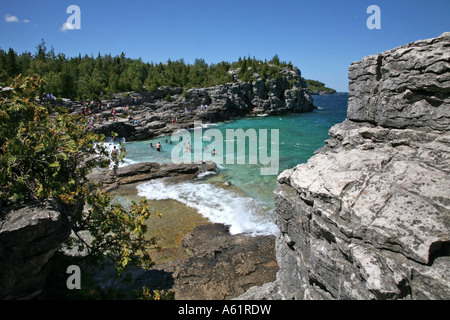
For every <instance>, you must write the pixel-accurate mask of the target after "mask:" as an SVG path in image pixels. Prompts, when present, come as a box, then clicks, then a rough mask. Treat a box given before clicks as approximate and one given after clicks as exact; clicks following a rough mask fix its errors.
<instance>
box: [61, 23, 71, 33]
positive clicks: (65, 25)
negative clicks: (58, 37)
mask: <svg viewBox="0 0 450 320" xmlns="http://www.w3.org/2000/svg"><path fill="white" fill-rule="evenodd" d="M73 29H74V27H73V25H72V24H71V23H68V22H64V23H63V25H62V26H61V28H59V31H62V32H67V31H68V30H73Z"/></svg>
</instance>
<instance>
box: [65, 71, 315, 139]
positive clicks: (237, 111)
mask: <svg viewBox="0 0 450 320" xmlns="http://www.w3.org/2000/svg"><path fill="white" fill-rule="evenodd" d="M281 74H282V76H281V77H280V78H278V79H276V80H275V79H271V80H266V81H264V80H263V79H261V78H258V79H257V80H256V81H254V82H241V81H237V82H234V83H227V84H223V85H217V86H214V87H207V88H193V89H190V90H187V91H186V92H183V89H182V88H172V87H161V88H159V89H158V90H156V91H154V92H140V93H119V94H115V95H114V97H113V98H112V99H110V100H104V101H102V105H103V106H104V108H103V109H102V110H98V109H97V107H96V106H95V105H94V106H93V107H92V109H93V110H91V111H92V112H93V113H92V116H94V115H95V117H96V120H95V121H94V124H93V130H94V131H95V132H97V133H101V134H105V135H106V136H110V135H111V132H112V131H114V132H116V133H117V134H118V136H119V137H124V138H126V139H127V140H144V139H150V138H153V137H156V136H160V135H166V134H171V133H172V132H173V131H175V130H177V129H188V128H193V126H194V121H202V122H203V123H215V122H221V121H225V120H230V119H232V118H236V117H243V116H248V115H258V114H267V115H275V114H286V113H290V112H295V113H301V112H308V111H311V110H313V109H314V108H315V107H314V105H313V100H312V98H311V96H310V94H309V91H308V89H307V85H306V82H305V81H304V79H303V78H302V77H301V73H300V70H299V69H298V68H295V69H294V70H289V69H288V68H283V69H281ZM64 104H65V106H66V107H67V108H68V109H69V110H70V112H73V113H83V111H84V107H83V105H82V104H81V102H71V101H68V100H66V101H65V102H64ZM107 106H109V107H108V108H106V107H107ZM126 106H128V108H126ZM202 106H207V108H202ZM124 107H125V108H124ZM113 109H114V110H115V116H113V115H112V110H113ZM128 116H130V117H131V118H130V119H129V118H128ZM114 118H115V120H113V119H114ZM134 120H137V122H136V123H135V122H134ZM99 122H101V123H99Z"/></svg>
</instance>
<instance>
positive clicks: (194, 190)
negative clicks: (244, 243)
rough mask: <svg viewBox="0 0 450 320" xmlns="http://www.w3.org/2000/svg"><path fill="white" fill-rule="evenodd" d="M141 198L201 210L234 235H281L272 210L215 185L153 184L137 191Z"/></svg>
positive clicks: (143, 186)
mask: <svg viewBox="0 0 450 320" xmlns="http://www.w3.org/2000/svg"><path fill="white" fill-rule="evenodd" d="M137 190H138V195H139V196H143V197H146V198H147V199H149V200H165V199H173V200H177V201H180V202H182V203H184V204H186V205H187V206H189V207H191V208H194V209H196V210H198V212H199V213H200V214H201V215H203V216H204V217H206V218H208V219H209V220H210V221H211V222H213V223H224V224H226V225H229V226H230V233H231V234H239V233H244V234H250V235H262V234H277V233H278V228H277V226H276V225H275V224H274V223H273V222H272V221H271V218H270V217H269V214H268V211H269V210H268V208H266V207H265V206H264V205H263V204H260V203H258V202H257V201H256V200H254V199H252V198H250V197H246V196H243V195H241V194H239V193H237V192H236V191H233V190H225V189H222V188H220V187H217V186H215V185H212V184H207V183H203V184H201V183H192V182H183V183H178V184H171V185H165V184H164V183H163V182H162V181H161V180H152V181H150V182H147V183H144V184H141V185H139V186H138V187H137Z"/></svg>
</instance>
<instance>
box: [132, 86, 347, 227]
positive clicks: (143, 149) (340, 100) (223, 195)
mask: <svg viewBox="0 0 450 320" xmlns="http://www.w3.org/2000/svg"><path fill="white" fill-rule="evenodd" d="M313 98H314V105H315V106H317V107H318V108H317V109H316V110H314V111H313V112H310V113H303V114H291V115H285V116H270V117H249V118H244V119H239V120H236V121H231V122H225V123H219V124H216V125H205V124H203V128H202V129H201V130H200V128H199V129H197V130H196V131H195V132H196V133H195V134H196V135H195V134H194V131H190V132H189V133H187V132H184V134H185V135H184V136H183V140H182V141H179V137H178V136H173V137H172V136H167V137H159V138H156V139H152V140H149V141H141V142H129V143H125V148H126V150H127V156H126V158H125V164H130V163H136V162H144V161H154V162H159V163H172V161H173V160H174V158H177V157H179V156H181V155H187V156H188V157H190V158H191V159H192V160H193V159H194V153H187V152H186V149H188V146H189V144H191V150H194V151H195V150H197V151H200V150H204V148H205V147H207V151H204V152H203V153H202V152H201V151H200V152H198V153H197V157H200V158H201V159H204V160H209V159H211V160H213V161H216V162H219V163H220V162H223V163H221V164H219V172H218V174H215V175H208V176H205V177H203V178H201V179H198V180H196V181H192V182H187V183H183V184H179V185H175V186H164V185H161V183H160V182H158V181H155V182H150V183H146V184H143V185H141V186H140V187H138V191H139V194H140V195H142V196H146V197H147V198H149V199H150V200H152V199H156V200H163V199H175V200H178V201H180V202H183V203H185V204H187V205H189V206H191V207H193V208H195V209H197V210H198V211H199V212H200V213H201V214H202V215H204V216H206V217H208V219H210V220H211V221H213V222H223V223H229V224H230V225H231V226H232V230H233V227H234V228H235V229H234V230H235V231H234V233H242V232H243V233H252V232H253V233H274V232H275V231H274V230H275V228H274V226H273V224H272V219H271V216H272V213H273V208H274V202H273V191H274V190H275V188H276V179H277V174H278V173H279V172H281V171H283V170H285V169H289V168H292V167H294V166H296V165H297V164H299V163H305V162H307V160H308V159H309V158H310V157H311V156H312V155H313V154H314V151H315V150H317V149H319V148H321V147H322V146H324V141H325V140H326V139H328V130H329V129H330V128H331V127H332V126H333V125H334V124H336V123H339V122H342V121H343V120H344V119H345V118H346V113H347V100H348V94H346V93H342V94H337V95H326V96H313ZM211 129H214V130H213V131H212V130H211ZM236 129H242V130H243V132H253V133H255V137H252V138H251V139H247V140H245V141H246V143H245V147H246V149H245V154H244V156H245V158H242V157H240V158H239V157H238V156H237V155H236V153H237V144H236V145H235V146H234V150H233V151H234V152H231V150H230V148H229V147H228V146H230V144H228V145H227V143H229V141H231V140H230V139H228V141H227V130H233V132H235V130H236ZM261 130H262V131H264V130H266V131H267V134H268V136H267V141H264V139H262V136H261V135H260V132H261ZM271 130H277V132H278V141H277V140H276V139H275V137H276V136H275V133H274V135H273V138H274V140H272V131H271ZM220 135H222V136H223V141H220V140H219V139H218V138H219V137H220ZM216 139H217V140H216ZM255 139H256V140H257V141H256V142H258V143H257V144H252V143H254V142H255ZM170 141H172V144H171V143H170ZM219 141H220V142H219ZM157 142H161V144H162V151H161V152H158V151H156V150H155V149H151V148H150V147H149V145H150V143H153V145H154V146H155V145H156V143H157ZM200 144H201V149H200V148H199V145H200ZM242 145H243V144H242ZM221 146H222V150H220V149H221V148H220V147H221ZM264 147H266V148H267V150H264V149H262V150H260V149H261V148H264ZM276 147H278V150H279V156H278V159H279V162H278V166H277V168H276V170H275V172H274V173H275V174H272V175H262V174H261V168H267V167H269V166H270V164H271V163H272V164H273V163H274V162H275V160H274V159H275V158H273V159H271V162H267V161H266V164H263V163H262V162H263V161H261V157H260V155H261V153H260V152H262V155H263V156H264V155H266V156H267V157H268V159H269V158H270V157H274V155H275V154H274V153H272V151H274V152H275V150H276ZM174 148H176V149H175V150H176V151H177V152H175V153H174V154H175V157H174V156H173V154H172V150H173V149H174ZM214 148H217V149H218V150H219V152H218V154H216V156H215V157H212V156H211V151H212V149H214ZM216 151H217V150H216ZM251 151H254V152H256V153H255V155H256V164H250V163H249V162H250V160H249V155H250V153H251ZM238 159H240V160H241V162H244V163H245V164H237V162H238ZM263 160H264V159H263ZM266 160H267V159H266ZM227 161H228V162H229V163H228V164H227ZM230 163H231V164H230ZM226 181H227V182H229V183H231V185H232V186H236V187H238V188H239V189H240V190H241V191H239V192H238V191H236V190H234V189H226V188H225V189H224V188H222V187H221V186H222V184H223V183H224V182H226Z"/></svg>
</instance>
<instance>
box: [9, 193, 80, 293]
mask: <svg viewBox="0 0 450 320" xmlns="http://www.w3.org/2000/svg"><path fill="white" fill-rule="evenodd" d="M77 209H78V207H77V206H71V207H64V208H63V207H62V206H61V205H58V204H57V203H56V202H50V201H49V202H45V203H39V204H35V205H30V206H26V207H18V208H10V209H9V210H8V211H0V284H1V285H0V299H31V298H33V297H35V296H36V295H38V294H40V293H41V292H42V290H43V288H44V284H45V280H46V276H47V274H48V270H47V269H46V267H45V266H46V264H47V262H48V260H49V259H50V258H51V257H52V256H53V254H54V253H55V252H56V251H57V250H59V248H60V245H61V243H63V242H64V241H65V240H66V239H67V238H68V237H69V235H70V232H71V229H72V222H71V221H72V219H71V217H72V216H73V214H74V213H75V211H76V210H77Z"/></svg>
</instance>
